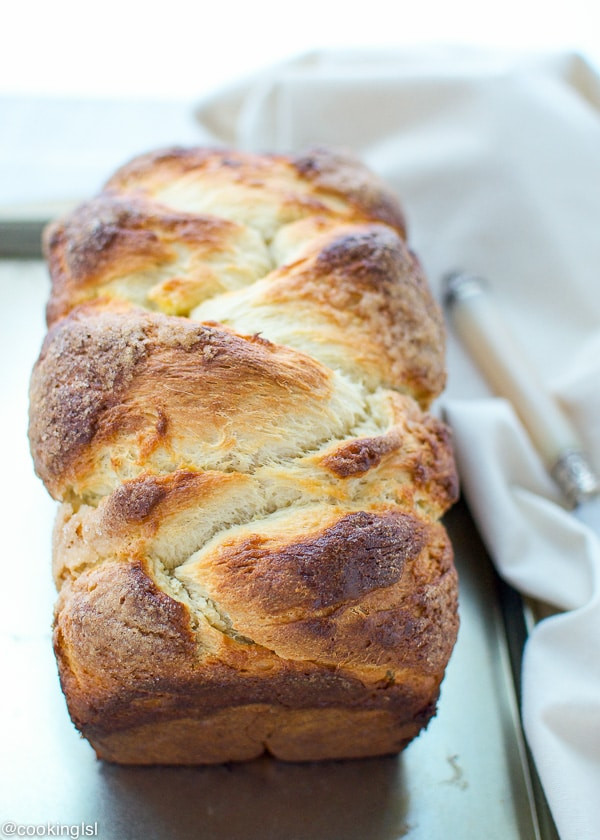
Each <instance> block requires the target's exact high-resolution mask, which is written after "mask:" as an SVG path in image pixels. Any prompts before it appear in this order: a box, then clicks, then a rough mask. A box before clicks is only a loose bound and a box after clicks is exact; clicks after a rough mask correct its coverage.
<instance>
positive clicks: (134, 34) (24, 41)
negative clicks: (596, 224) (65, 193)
mask: <svg viewBox="0 0 600 840" xmlns="http://www.w3.org/2000/svg"><path fill="white" fill-rule="evenodd" d="M2 30H3V33H2V37H1V39H0V95H2V94H33V95H39V94H51V95H67V96H77V97H82V96H85V97H100V98H104V97H124V98H131V97H144V98H173V97H177V98H182V99H187V98H190V97H198V96H201V95H202V94H203V93H205V92H208V91H211V90H213V89H215V88H218V87H220V86H221V85H222V84H224V83H226V82H228V81H230V80H232V79H234V78H236V77H238V76H239V75H244V74H246V73H249V72H251V71H253V70H256V69H258V68H262V67H264V66H266V65H268V64H271V63H272V62H274V61H278V60H281V59H283V58H287V57H289V56H290V55H293V54H296V53H299V52H303V51H305V50H307V49H311V48H314V47H322V46H361V45H363V46H371V47H372V46H393V45H405V44H421V43H439V42H444V43H458V44H479V45H482V46H503V47H505V46H508V47H516V48H519V49H521V48H522V49H556V48H573V49H576V50H579V51H581V52H584V53H585V54H587V55H588V57H590V58H592V59H593V60H594V61H596V62H600V4H599V3H598V2H597V0H569V2H567V3H564V2H562V3H558V2H557V3H550V2H547V0H546V2H542V0H503V2H497V3H495V4H490V3H482V2H480V0H479V2H474V0H453V2H439V1H437V2H436V0H416V2H410V3H405V2H398V1H397V2H382V0H367V1H366V2H364V0H363V2H355V3H352V2H345V3H341V2H331V0H304V2H303V1H302V0H300V2H295V3H286V2H285V0H279V2H272V0H271V1H269V0H254V2H252V0H246V2H238V0H209V2H204V3H203V2H202V0H195V2H185V0H163V2H161V3H158V2H155V3H152V2H151V1H150V0H147V2H144V3H139V2H131V0H129V2H128V0H104V1H103V2H100V3H98V2H91V3H90V2H85V0H46V1H45V2H31V0H29V2H27V0H21V2H18V0H11V2H10V4H9V3H8V2H7V3H6V4H4V8H3V12H2Z"/></svg>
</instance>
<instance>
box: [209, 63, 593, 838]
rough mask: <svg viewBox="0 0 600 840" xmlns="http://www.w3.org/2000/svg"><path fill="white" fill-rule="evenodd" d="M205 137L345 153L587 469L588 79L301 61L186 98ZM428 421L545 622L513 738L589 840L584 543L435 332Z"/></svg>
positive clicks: (561, 815) (536, 463) (555, 73)
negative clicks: (517, 349)
mask: <svg viewBox="0 0 600 840" xmlns="http://www.w3.org/2000/svg"><path fill="white" fill-rule="evenodd" d="M197 117H198V119H199V121H200V123H201V125H202V127H203V129H204V130H205V131H207V132H209V133H210V134H212V136H213V137H214V138H215V141H216V142H219V143H224V144H232V145H235V146H242V147H246V148H249V149H274V150H281V151H294V150H299V149H301V148H305V147H306V146H307V145H311V144H315V143H317V144H326V145H334V146H338V147H339V146H341V147H345V148H348V149H350V150H352V151H354V152H355V153H357V154H358V155H360V156H361V157H362V158H363V159H364V160H365V161H366V162H367V163H368V164H369V165H370V166H371V167H372V168H373V169H375V170H376V171H378V172H379V173H380V174H381V175H382V176H383V177H384V178H385V179H386V180H387V181H388V182H390V183H391V184H392V185H393V186H394V187H395V188H396V190H397V192H398V194H399V196H400V198H401V200H402V202H403V204H404V206H405V209H406V212H407V217H408V220H409V227H410V228H411V233H410V238H411V242H412V243H413V244H414V246H415V248H416V250H417V252H418V253H419V255H420V256H421V257H422V259H423V262H424V265H425V269H426V271H427V273H428V275H429V277H430V279H431V281H432V285H433V287H434V290H435V291H436V293H438V294H439V280H440V277H441V275H442V274H443V273H444V272H446V271H447V270H448V269H452V268H456V267H463V268H466V269H468V270H470V271H473V272H476V273H480V274H483V275H484V276H486V277H487V278H488V279H489V280H490V282H491V284H492V286H493V288H494V290H495V294H496V297H497V299H498V304H499V306H501V307H502V309H503V311H504V315H505V316H506V317H507V318H508V320H509V321H510V322H511V324H512V328H513V331H514V332H515V333H516V334H517V335H518V337H519V339H520V342H521V344H523V345H524V347H525V349H526V351H527V352H528V353H529V355H530V356H531V357H532V359H533V361H534V363H537V366H538V368H539V371H540V374H541V377H542V379H543V381H544V382H545V383H546V385H547V387H548V388H549V389H550V390H551V391H552V392H553V393H555V394H556V396H557V397H558V398H559V399H560V401H561V403H562V405H563V407H564V408H565V410H566V411H567V412H568V414H569V415H570V416H571V419H572V420H573V422H574V424H575V426H576V427H577V428H578V430H579V432H580V434H581V436H582V438H583V440H584V441H585V444H586V446H587V448H588V452H589V454H590V456H591V459H592V462H593V463H594V465H595V467H596V469H597V470H599V471H600V388H599V387H598V382H599V381H600V281H599V279H598V265H600V237H599V236H598V218H600V189H598V185H599V184H600V155H599V154H598V149H600V78H599V77H598V75H597V74H596V72H595V71H594V69H593V68H592V67H591V66H590V65H589V64H587V63H586V61H585V60H584V59H582V58H581V57H579V56H577V55H575V54H557V55H516V54H509V53H505V52H494V53H489V52H481V51H475V50H469V51H465V50H458V49H455V48H453V49H441V48H440V49H426V50H411V51H401V52H389V51H388V52H315V53H311V54H309V55H305V56H301V57H299V58H297V59H296V60H294V61H291V62H289V63H286V64H282V65H279V66H277V67H275V68H272V70H270V71H268V72H265V73H264V74H261V75H260V76H259V77H256V78H253V79H250V80H247V81H246V82H241V83H240V84H239V85H237V86H234V87H232V88H230V89H229V90H227V91H223V92H221V93H219V94H217V95H215V96H213V97H212V98H211V99H210V100H206V101H204V102H203V103H201V104H200V106H199V107H198V110H197ZM448 363H449V384H448V391H447V397H446V401H445V404H444V406H443V408H444V410H445V413H446V416H447V418H448V419H449V422H450V423H451V425H452V427H453V432H454V436H455V441H456V452H457V458H458V464H459V470H460V473H461V476H462V482H463V489H464V492H465V494H466V496H467V498H468V501H469V503H470V506H471V508H472V511H473V513H474V516H475V518H476V520H477V523H478V525H479V527H480V529H481V532H482V534H483V537H484V539H485V541H486V543H487V545H488V548H489V550H490V553H491V554H492V556H493V558H494V561H495V563H496V564H497V567H498V569H499V571H500V573H501V574H502V575H503V576H504V577H505V578H506V579H507V580H508V581H509V582H510V583H512V584H513V585H514V586H516V587H517V588H518V589H520V590H521V591H522V592H523V593H525V594H527V595H531V596H533V597H535V598H538V599H541V600H543V601H546V602H548V603H549V604H551V605H553V606H555V607H556V608H558V609H559V610H561V611H563V612H561V613H560V614H558V615H555V616H553V617H551V618H548V619H545V620H544V621H542V622H540V623H539V624H538V625H537V627H536V628H535V630H534V631H533V633H532V635H531V637H530V639H529V641H528V643H527V647H526V651H525V658H524V665H523V710H522V711H523V719H524V726H525V731H526V735H527V738H528V741H529V744H530V747H531V749H532V752H533V755H534V758H535V761H536V764H537V767H538V771H539V774H540V777H541V780H542V784H543V786H544V789H545V792H546V795H547V798H548V801H549V804H550V807H551V809H552V812H553V815H554V818H555V821H556V824H557V827H558V830H559V832H560V835H561V837H562V838H563V840H592V838H593V840H597V838H598V837H599V836H600V798H599V797H598V791H600V542H599V540H598V538H597V537H596V536H595V535H594V534H593V532H592V531H591V530H590V529H588V528H586V527H585V526H583V525H581V524H579V523H578V522H577V520H575V519H574V518H573V517H572V516H571V514H570V513H569V512H568V511H566V510H565V508H564V507H563V505H562V502H561V499H560V496H559V493H558V491H557V489H556V487H555V486H554V484H553V483H552V481H551V479H550V478H549V477H548V475H547V473H546V471H545V469H544V467H543V465H542V463H541V461H540V459H539V457H538V455H537V453H536V452H535V451H534V450H533V448H532V445H531V443H530V441H529V439H528V438H527V436H526V434H525V432H524V430H523V428H522V427H521V426H520V424H519V421H518V420H517V418H516V417H515V415H514V412H513V411H512V409H511V407H510V406H509V405H508V404H507V403H505V402H504V401H502V400H500V399H496V398H494V397H493V396H492V395H491V394H490V392H489V390H488V388H487V386H486V385H485V383H484V382H483V380H482V379H481V377H480V375H479V374H478V372H477V370H476V369H475V367H474V365H473V364H472V362H471V360H470V359H469V358H467V356H466V355H465V353H464V352H463V350H462V348H461V347H460V346H459V345H458V343H457V342H456V341H455V339H454V338H453V336H452V335H450V336H449V347H448Z"/></svg>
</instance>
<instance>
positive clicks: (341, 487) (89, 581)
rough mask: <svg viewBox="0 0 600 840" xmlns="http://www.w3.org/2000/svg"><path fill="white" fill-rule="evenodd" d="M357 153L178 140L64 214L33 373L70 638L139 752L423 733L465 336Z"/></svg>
mask: <svg viewBox="0 0 600 840" xmlns="http://www.w3.org/2000/svg"><path fill="white" fill-rule="evenodd" d="M405 236H406V233H405V224H404V218H403V215H402V211H401V209H400V207H399V205H398V202H397V200H396V198H395V197H394V196H393V194H392V193H391V192H390V191H389V190H388V189H387V188H386V187H385V186H384V185H383V184H382V183H381V182H380V181H379V180H378V179H377V178H376V177H375V176H374V175H372V174H371V173H369V172H368V171H367V170H366V169H365V167H363V166H362V165H361V164H359V163H358V162H357V161H355V160H353V159H352V158H350V157H349V156H347V155H345V154H340V153H337V152H335V153H334V152H331V151H328V150H324V149H316V150H312V151H311V152H309V153H307V154H306V155H299V156H295V157H291V156H287V157H286V156H283V155H254V154H250V153H241V152H233V151H224V150H217V149H168V150H163V151H159V152H155V153H150V154H148V155H144V156H141V157H140V158H137V159H136V160H134V161H132V162H131V163H130V164H128V165H126V166H125V167H123V168H122V169H120V170H119V171H118V172H117V173H116V174H115V175H114V176H113V177H112V178H111V179H110V181H109V182H108V184H107V185H106V187H105V189H104V191H103V192H102V194H101V195H100V196H99V197H98V198H96V199H94V200H93V201H91V202H89V203H87V204H85V205H82V206H81V207H79V208H78V209H77V210H76V211H75V212H74V213H73V214H72V215H71V216H70V217H68V218H66V219H63V220H61V221H59V222H57V223H55V224H54V225H52V226H51V227H50V228H49V229H48V231H47V233H46V237H45V248H46V253H47V256H48V260H49V265H50V271H51V276H52V295H51V298H50V301H49V304H48V322H49V325H50V329H49V332H48V335H47V337H46V340H45V342H44V345H43V347H42V351H41V353H40V357H39V359H38V361H37V363H36V366H35V368H34V372H33V376H32V381H31V392H30V393H31V408H30V429H29V434H30V442H31V450H32V454H33V458H34V463H35V467H36V470H37V472H38V473H39V475H40V476H41V477H42V479H43V480H44V482H45V484H46V486H47V487H48V489H49V491H50V492H51V493H52V495H53V496H54V497H55V498H56V499H59V500H60V501H61V502H62V504H61V505H60V508H59V513H58V516H57V520H56V525H55V530H54V553H53V554H54V560H53V562H54V576H55V580H56V584H57V588H58V589H59V597H58V602H57V605H56V615H55V625H54V644H55V651H56V656H57V660H58V664H59V672H60V678H61V683H62V686H63V689H64V692H65V695H66V697H67V702H68V705H69V710H70V713H71V715H72V718H73V720H74V721H75V723H76V725H77V726H78V728H79V729H80V730H81V732H82V733H83V734H84V735H85V736H86V737H87V738H88V739H89V740H90V741H91V743H92V744H93V746H94V747H95V749H96V751H97V754H98V755H99V756H100V757H102V758H106V759H108V760H111V761H119V762H124V763H142V764H148V763H175V764H185V763H211V762H219V761H230V760H244V759H248V758H252V757H254V756H256V755H259V754H261V753H262V752H265V751H267V752H270V753H272V754H273V755H275V756H278V757H280V758H283V759H287V760H294V761H295V760H311V759H321V758H345V757H354V756H365V755H381V754H386V753H390V752H395V751H397V750H399V749H402V748H403V747H404V746H405V745H406V744H407V743H408V742H409V741H410V740H411V739H412V738H413V737H414V736H415V735H416V734H418V732H419V731H420V729H422V728H423V727H424V726H425V725H426V724H427V722H428V720H429V719H430V718H431V716H432V715H433V714H434V713H435V707H436V702H437V698H438V693H439V687H440V683H441V680H442V677H443V674H444V669H445V666H446V663H447V661H448V658H449V656H450V653H451V650H452V647H453V644H454V640H455V638H456V633H457V629H458V618H457V584H456V573H455V570H454V567H453V563H452V550H451V547H450V545H449V542H448V538H447V536H446V533H445V531H444V529H443V527H442V526H441V525H440V524H439V522H438V519H439V517H440V516H441V515H442V514H443V513H444V511H445V510H447V508H448V507H449V506H450V505H451V504H452V503H453V501H454V500H455V498H456V495H457V483H456V472H455V467H454V462H453V458H452V450H451V443H450V439H449V435H448V431H447V429H446V427H445V426H444V425H443V424H442V423H440V422H439V421H438V420H436V419H434V418H433V417H432V416H431V415H429V414H426V413H425V411H424V409H426V408H427V406H428V405H429V403H430V402H431V400H432V399H434V398H435V396H436V395H437V394H438V393H439V392H440V390H441V388H442V387H443V384H444V378H445V371H444V332H443V324H442V321H441V316H440V312H439V309H438V307H437V305H436V304H435V302H434V301H433V299H432V297H431V294H430V292H429V290H428V287H427V283H426V281H425V278H424V276H423V272H422V269H421V267H420V265H419V263H418V260H417V259H416V257H415V256H414V255H413V254H412V252H411V251H410V250H409V249H408V247H407V245H406V243H405V241H404V240H405Z"/></svg>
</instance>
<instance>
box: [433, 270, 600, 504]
mask: <svg viewBox="0 0 600 840" xmlns="http://www.w3.org/2000/svg"><path fill="white" fill-rule="evenodd" d="M444 285H445V301H446V304H447V307H448V310H449V312H450V314H451V318H452V322H453V326H454V328H455V330H456V332H457V334H458V335H459V337H460V338H461V340H462V342H463V344H464V345H465V347H466V348H467V350H468V351H469V353H470V354H471V356H472V358H473V359H474V361H475V362H476V364H477V365H478V367H479V368H480V369H481V371H482V373H483V374H484V376H485V378H486V379H487V381H488V383H489V384H490V386H491V387H492V389H493V390H494V391H495V392H496V393H497V394H499V395H500V396H503V397H505V398H506V399H508V400H509V401H510V402H511V403H512V404H513V406H514V408H515V410H516V412H517V414H518V415H519V417H520V418H521V421H522V423H523V425H524V426H525V428H526V429H527V431H528V433H529V436H530V438H531V441H532V443H533V445H534V446H535V447H536V449H537V451H538V452H539V454H540V455H541V457H542V459H543V461H544V462H545V464H546V466H547V468H548V470H549V471H550V473H551V474H552V476H553V477H554V479H555V481H556V482H557V484H558V485H559V486H560V487H561V489H562V491H563V493H564V494H565V496H566V497H567V499H568V501H569V502H570V503H571V504H573V505H577V504H579V503H580V502H583V501H585V500H587V499H589V498H591V497H592V496H595V495H596V494H598V493H600V481H599V480H598V478H597V477H596V476H595V475H594V472H593V470H592V468H591V466H590V464H589V462H588V460H587V458H586V457H585V455H584V453H583V448H582V445H581V441H580V439H579V436H578V435H577V432H576V431H575V429H574V428H573V426H572V425H571V423H570V422H569V420H568V419H567V418H566V417H565V415H564V414H563V413H562V411H561V410H560V408H559V407H558V405H557V404H556V402H555V400H554V399H553V398H552V397H551V396H550V394H549V393H548V392H547V391H546V389H545V388H544V386H543V384H542V381H541V379H540V377H539V375H538V374H537V372H536V370H535V369H534V368H533V366H532V365H531V363H530V362H529V360H528V359H527V356H526V354H525V352H524V351H523V350H522V349H521V348H520V347H519V344H518V342H517V341H516V340H515V337H514V336H513V335H512V333H511V332H510V330H509V329H508V327H507V326H506V324H505V323H504V321H503V320H502V317H501V314H500V312H499V310H498V307H497V306H496V305H495V303H494V301H493V296H492V295H491V294H490V292H489V291H488V288H487V286H486V284H485V282H484V281H482V280H481V279H480V278H479V277H476V276H475V275H472V274H469V273H466V272H452V273H451V274H448V275H446V277H445V278H444Z"/></svg>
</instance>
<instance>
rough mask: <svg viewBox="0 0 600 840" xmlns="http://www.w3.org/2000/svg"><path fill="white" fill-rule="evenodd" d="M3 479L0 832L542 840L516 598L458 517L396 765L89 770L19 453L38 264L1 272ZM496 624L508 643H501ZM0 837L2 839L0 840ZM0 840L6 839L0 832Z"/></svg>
mask: <svg viewBox="0 0 600 840" xmlns="http://www.w3.org/2000/svg"><path fill="white" fill-rule="evenodd" d="M0 289H1V290H2V306H1V307H0V313H1V315H0V318H1V321H2V329H1V332H0V335H1V340H2V342H3V347H2V348H1V355H0V358H1V359H2V360H3V383H2V394H3V397H4V400H3V404H4V411H3V412H2V423H3V429H2V438H1V439H2V441H3V444H4V446H3V460H4V464H5V471H4V495H5V500H4V502H3V508H2V509H3V514H4V527H3V549H4V558H3V562H4V570H3V578H4V579H3V586H2V587H1V588H0V589H1V595H0V598H1V609H0V634H1V648H0V650H1V655H2V675H3V691H2V693H1V695H0V696H1V701H0V702H1V704H2V709H1V714H0V720H1V722H2V741H1V743H2V780H1V784H0V824H1V825H5V824H6V823H7V821H10V822H11V823H13V824H15V825H17V826H36V830H37V827H38V826H46V829H47V828H48V827H50V826H70V827H71V828H72V833H71V835H70V836H76V832H75V829H76V828H77V827H79V831H80V836H85V835H84V833H83V827H89V832H88V834H89V835H91V832H92V831H95V834H94V835H91V836H97V837H101V838H104V840H138V838H144V840H163V838H164V840H166V839H167V838H168V840H191V838H202V839H203V840H212V838H215V840H216V838H218V840H223V838H226V840H254V838H256V840H258V838H260V840H337V838H339V839H340V840H342V839H343V840H353V838H356V839H357V840H358V838H360V840H395V839H396V838H410V840H437V838H444V840H446V838H460V840H470V838H473V840H475V838H476V840H481V838H483V837H485V838H486V840H512V838H515V840H516V838H518V839H519V840H528V839H529V838H535V839H536V840H549V838H551V837H553V836H554V833H553V830H552V826H551V821H550V820H549V818H548V815H547V812H546V811H545V805H544V802H543V798H542V797H540V792H539V789H537V788H536V782H535V778H534V779H533V780H532V777H531V773H530V768H529V764H528V760H527V755H526V750H525V748H524V744H523V738H522V734H521V729H520V724H519V717H518V709H517V702H516V693H515V683H514V679H513V671H512V669H511V658H510V655H509V645H508V643H507V640H508V641H510V642H511V645H510V648H511V649H512V652H513V659H515V660H516V666H515V667H516V668H517V669H518V655H519V646H520V644H521V641H522V639H520V632H521V630H520V629H519V628H520V625H521V624H522V615H520V606H519V601H518V599H517V600H516V601H515V596H514V593H511V592H510V590H507V589H506V588H505V587H504V588H500V586H499V583H498V581H497V579H496V577H495V575H494V573H493V570H492V568H491V565H490V563H489V560H488V558H487V556H486V552H485V550H484V547H483V545H482V543H481V541H480V539H479V537H478V535H477V532H476V529H475V526H474V524H473V522H472V520H471V518H470V516H469V513H468V511H467V509H466V507H465V505H464V504H462V503H461V504H459V505H458V506H457V507H456V508H455V509H454V510H453V511H452V512H451V513H450V514H449V515H448V517H447V519H446V524H447V526H448V529H449V531H450V535H451V537H452V540H453V543H454V547H455V553H456V562H457V566H458V570H459V575H460V614H461V629H460V634H459V639H458V643H457V645H456V648H455V651H454V654H453V656H452V660H451V662H450V665H449V668H448V671H447V675H446V678H445V680H444V683H443V686H442V697H441V702H440V706H439V712H438V715H437V717H436V718H434V720H433V721H432V722H431V724H430V725H429V728H428V729H427V731H426V732H425V733H423V734H422V735H421V736H420V737H419V738H418V739H417V740H416V741H414V742H413V743H412V744H411V745H410V746H409V747H408V748H407V750H406V751H405V752H404V753H403V754H402V755H400V756H397V757H388V758H379V759H369V760H360V761H343V762H339V761H338V762H325V763H321V764H318V763H310V764H284V763H281V762H277V761H275V760H272V759H260V760H258V761H254V762H250V763H246V764H239V765H229V766H220V767H207V768H168V767H164V768H122V767H118V766H114V765H109V764H104V763H102V762H99V761H97V760H96V759H95V757H94V754H93V751H92V749H91V748H90V747H89V746H88V744H87V743H86V742H85V741H83V740H82V739H81V738H80V737H79V735H78V733H77V732H76V730H75V729H74V728H73V726H72V724H71V722H70V720H69V717H68V715H67V711H66V706H65V703H64V700H63V697H62V694H61V691H60V687H59V684H58V678H57V674H56V667H55V664H54V657H53V654H52V650H51V641H50V622H51V614H52V605H53V602H54V597H55V593H54V590H53V585H52V581H51V576H50V531H51V527H52V518H53V514H54V509H55V508H54V503H52V502H51V501H50V500H49V499H48V497H47V496H46V493H45V490H44V489H43V488H42V486H41V483H40V482H39V481H38V480H37V479H36V478H35V476H34V475H33V469H32V465H31V460H30V458H29V454H28V449H27V440H26V436H25V428H26V422H27V382H28V378H29V373H30V369H31V366H32V364H33V361H34V359H35V357H36V355H37V353H38V351H39V346H40V343H41V340H42V338H43V334H44V323H43V309H44V303H45V300H46V297H47V292H48V282H47V278H46V272H45V268H44V266H43V265H42V264H41V263H40V262H38V261H4V262H0ZM505 620H506V621H508V630H509V633H508V637H507V634H506V632H505V630H506V628H505ZM1 831H2V830H1V829H0V837H1V836H2V833H1ZM5 836H6V835H5Z"/></svg>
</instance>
